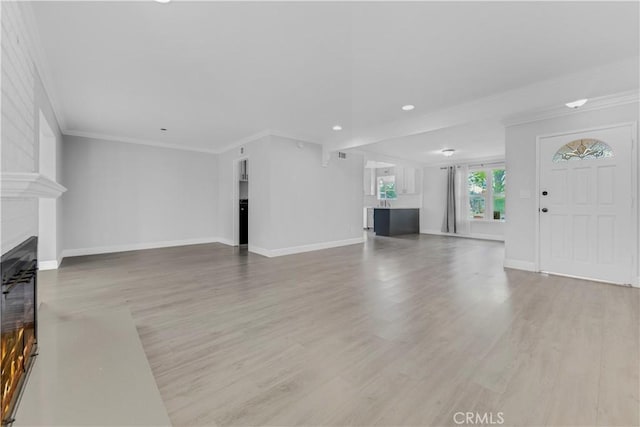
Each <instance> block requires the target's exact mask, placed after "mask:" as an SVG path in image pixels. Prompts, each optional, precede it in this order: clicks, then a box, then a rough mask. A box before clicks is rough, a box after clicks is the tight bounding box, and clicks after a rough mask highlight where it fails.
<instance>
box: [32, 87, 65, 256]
mask: <svg viewBox="0 0 640 427" xmlns="http://www.w3.org/2000/svg"><path fill="white" fill-rule="evenodd" d="M35 84H36V85H35V103H36V108H37V111H36V112H35V114H36V115H37V120H36V122H35V124H36V129H35V134H36V135H37V136H38V141H37V147H38V149H37V150H36V154H37V158H38V160H37V163H38V164H39V168H40V170H39V172H40V173H43V174H45V175H47V177H49V178H51V179H52V180H54V181H56V182H59V183H61V181H62V169H63V164H62V133H61V132H60V128H59V126H58V122H57V120H56V116H55V114H54V112H53V107H52V106H51V102H50V100H49V98H48V96H47V93H46V91H45V89H44V86H43V85H42V82H41V80H40V78H38V76H37V75H36V82H35ZM42 120H44V121H45V123H46V126H45V127H46V128H47V129H46V131H45V132H44V133H48V132H51V133H52V134H53V136H52V137H51V135H49V137H48V138H51V143H52V144H53V153H52V152H51V150H50V148H51V147H48V148H46V147H45V148H43V147H41V146H40V143H41V141H40V139H41V137H42V134H43V130H42V129H40V125H41V121H42ZM43 156H47V158H46V159H44V158H43ZM50 156H54V158H53V159H51V158H49V157H50ZM42 163H45V164H49V165H54V169H53V172H52V171H51V170H45V171H43V170H42ZM63 203H64V202H63V199H62V197H60V198H57V199H40V200H39V201H38V204H39V212H38V216H39V218H38V224H39V227H38V228H39V230H38V234H39V240H38V252H39V254H38V262H39V263H40V265H41V266H45V265H47V266H48V267H50V268H55V267H56V266H57V265H58V261H60V260H61V259H62V250H63V249H64V242H63V232H62V227H63V224H62V215H63Z"/></svg>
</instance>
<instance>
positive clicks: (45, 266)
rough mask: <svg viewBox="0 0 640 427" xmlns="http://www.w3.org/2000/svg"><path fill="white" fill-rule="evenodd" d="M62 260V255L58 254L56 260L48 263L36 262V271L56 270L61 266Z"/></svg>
mask: <svg viewBox="0 0 640 427" xmlns="http://www.w3.org/2000/svg"><path fill="white" fill-rule="evenodd" d="M63 259H64V254H63V253H62V252H60V253H59V254H58V259H57V260H56V259H54V260H50V261H38V270H41V271H44V270H57V269H58V267H60V264H62V260H63Z"/></svg>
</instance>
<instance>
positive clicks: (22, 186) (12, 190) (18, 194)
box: [0, 172, 67, 199]
mask: <svg viewBox="0 0 640 427" xmlns="http://www.w3.org/2000/svg"><path fill="white" fill-rule="evenodd" d="M0 176H1V177H2V178H1V179H2V198H3V199H5V198H12V199H15V198H18V199H26V198H49V199H56V198H58V197H60V196H61V195H62V193H64V192H65V191H67V189H66V188H65V187H63V186H62V185H60V184H58V183H57V182H55V181H53V180H51V179H49V178H47V177H46V176H44V175H42V174H39V173H23V172H3V173H2V175H0Z"/></svg>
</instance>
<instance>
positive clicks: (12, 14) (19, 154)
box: [0, 1, 62, 259]
mask: <svg viewBox="0 0 640 427" xmlns="http://www.w3.org/2000/svg"><path fill="white" fill-rule="evenodd" d="M0 4H1V6H0V7H1V8H2V9H1V14H2V29H3V34H2V38H1V39H2V77H1V80H0V82H1V84H2V95H1V96H2V100H1V104H2V119H1V120H2V126H1V127H2V135H1V141H2V143H1V148H0V156H1V158H2V159H1V168H2V172H38V169H39V161H38V160H39V155H38V141H39V134H40V129H39V116H40V111H41V110H42V112H43V115H44V116H45V118H46V119H47V121H48V123H49V124H50V127H51V130H52V131H53V133H54V135H55V138H56V142H57V143H58V145H57V147H56V154H55V155H56V156H57V159H56V160H57V162H58V165H60V163H61V159H60V155H61V152H60V150H59V148H60V144H59V142H60V140H61V135H60V130H59V127H58V123H57V120H56V117H55V115H54V113H53V109H52V108H51V104H50V102H49V98H48V96H47V94H46V91H45V89H44V86H43V85H42V82H41V80H40V77H39V75H38V72H37V69H36V66H35V64H34V59H33V56H34V55H33V52H34V49H33V46H34V39H33V38H32V31H29V22H30V21H29V20H28V19H26V17H27V14H28V12H29V10H28V8H29V7H30V5H29V4H28V3H27V2H6V1H5V2H1V3H0ZM58 170H59V169H58ZM52 178H57V179H58V181H59V176H58V177H52ZM52 204H53V205H55V206H54V207H53V209H54V210H55V212H56V213H57V215H56V217H57V218H56V219H54V221H57V222H58V226H60V224H59V221H60V218H61V217H62V215H61V211H62V203H61V202H59V201H55V202H52ZM0 222H1V227H0V230H1V231H0V235H1V238H0V240H1V252H2V253H5V252H7V251H8V250H10V249H12V248H13V247H14V246H16V245H18V244H19V243H21V242H22V241H24V240H25V239H27V238H28V237H30V236H34V235H38V234H39V231H38V200H37V199H2V207H1V220H0ZM56 228H57V227H56ZM61 244H62V242H61V241H60V240H59V239H58V241H57V242H56V243H55V245H54V247H52V248H49V249H50V251H49V252H48V256H51V257H52V259H55V258H56V253H60V250H61V246H60V245H61Z"/></svg>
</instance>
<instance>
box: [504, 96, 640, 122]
mask: <svg viewBox="0 0 640 427" xmlns="http://www.w3.org/2000/svg"><path fill="white" fill-rule="evenodd" d="M638 102H640V93H639V92H638V91H637V90H632V91H626V92H619V93H615V94H612V95H606V96H600V97H597V98H592V99H589V101H588V102H587V103H586V104H585V105H583V106H582V107H580V108H575V109H571V108H568V107H566V106H565V105H562V106H558V107H553V108H547V109H543V110H536V111H530V112H527V113H522V114H514V115H512V116H509V117H506V118H505V119H504V120H502V122H501V123H502V124H503V125H504V126H507V127H508V126H516V125H522V124H525V123H531V122H537V121H540V120H548V119H553V118H556V117H563V116H570V115H573V114H577V113H583V112H585V111H595V110H602V109H604V108H612V107H617V106H620V105H627V104H633V103H636V104H637V103H638Z"/></svg>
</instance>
